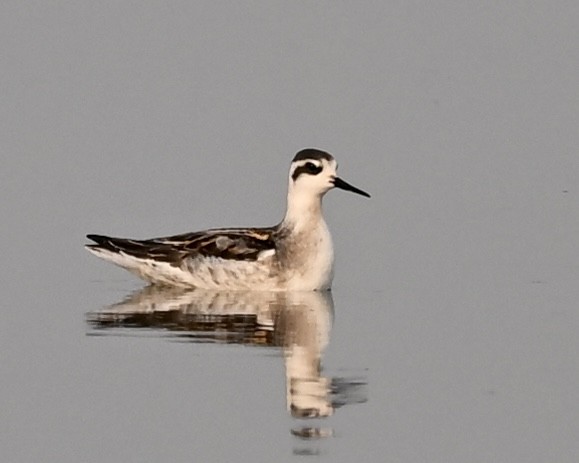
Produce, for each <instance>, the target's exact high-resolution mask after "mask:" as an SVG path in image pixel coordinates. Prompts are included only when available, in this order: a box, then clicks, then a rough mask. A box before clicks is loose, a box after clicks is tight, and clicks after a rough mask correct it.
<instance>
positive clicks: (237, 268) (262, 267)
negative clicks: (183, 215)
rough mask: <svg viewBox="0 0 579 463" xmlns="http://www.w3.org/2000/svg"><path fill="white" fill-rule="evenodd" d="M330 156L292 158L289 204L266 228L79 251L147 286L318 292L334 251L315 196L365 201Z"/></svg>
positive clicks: (106, 242)
mask: <svg viewBox="0 0 579 463" xmlns="http://www.w3.org/2000/svg"><path fill="white" fill-rule="evenodd" d="M336 169H337V164H336V161H335V160H334V158H333V157H332V156H331V155H330V154H328V153H326V152H324V151H320V150H316V149H305V150H302V151H300V152H298V153H297V154H296V156H295V157H294V159H293V161H292V164H291V168H290V174H289V188H288V205H287V211H286V215H285V217H284V219H283V220H282V222H281V223H280V224H278V225H276V226H274V227H269V228H223V229H212V230H206V231H200V232H193V233H185V234H182V235H175V236H169V237H163V238H154V239H148V240H134V239H124V238H112V237H108V236H102V235H92V234H91V235H87V238H89V239H91V240H92V241H94V242H95V243H96V244H89V245H87V246H86V248H87V249H88V250H89V251H90V252H92V253H93V254H95V255H97V256H98V257H101V258H103V259H105V260H108V261H111V262H113V263H114V264H117V265H119V266H121V267H123V268H125V269H127V270H129V271H130V272H132V273H134V274H136V275H138V276H139V277H141V278H143V279H144V280H146V281H149V282H151V283H157V284H165V285H175V286H187V287H197V288H204V289H222V290H273V291H284V290H298V291H309V290H324V289H329V288H330V286H331V282H332V277H333V246H332V240H331V235H330V233H329V231H328V228H327V225H326V223H325V221H324V218H323V215H322V208H321V207H322V197H323V195H324V194H325V193H326V192H328V191H329V190H330V189H332V188H334V187H337V188H341V189H344V190H348V191H353V192H355V193H358V194H362V195H364V196H368V197H369V195H368V194H367V193H365V192H363V191H362V190H359V189H357V188H355V187H353V186H351V185H349V184H348V183H346V182H344V181H343V180H341V179H340V178H338V177H337V176H336Z"/></svg>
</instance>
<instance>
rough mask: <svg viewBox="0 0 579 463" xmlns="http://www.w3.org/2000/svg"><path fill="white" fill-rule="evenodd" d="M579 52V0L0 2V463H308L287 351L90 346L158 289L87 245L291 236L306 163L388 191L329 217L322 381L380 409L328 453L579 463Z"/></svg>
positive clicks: (341, 419) (337, 207)
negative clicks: (141, 296)
mask: <svg viewBox="0 0 579 463" xmlns="http://www.w3.org/2000/svg"><path fill="white" fill-rule="evenodd" d="M578 31H579V3H577V2H574V1H549V2H547V1H539V2H526V1H511V2H499V1H495V2H458V1H456V2H453V1H438V2H413V1H403V2H399V1H390V2H371V1H366V2H348V3H346V2H322V1H318V2H311V1H308V2H306V1H292V2H279V1H253V2H178V1H172V2H129V1H123V2H116V1H110V2H106V1H102V2H64V1H54V2H49V1H36V2H33V1H30V2H19V1H3V2H2V5H1V6H0V53H1V55H0V59H1V70H2V72H1V74H0V95H1V104H0V135H1V136H0V156H1V160H0V161H1V162H0V220H1V221H0V224H1V225H0V226H1V231H2V233H1V236H2V240H1V241H0V256H1V258H2V265H1V266H0V278H1V281H2V311H1V314H0V317H1V319H0V330H1V334H0V343H1V345H0V348H1V354H0V355H1V361H0V375H1V382H0V388H1V393H0V407H1V408H0V414H1V418H0V420H1V421H0V426H1V427H0V452H1V456H2V461H3V462H22V461H27V462H36V461H39V462H40V461H42V462H52V461H54V462H68V461H70V462H72V461H75V462H76V461H85V462H92V461H94V462H97V461H99V462H100V461H123V462H128V461H160V460H161V459H163V460H164V461H228V460H229V461H230V460H232V459H239V460H243V461H250V459H251V460H252V461H289V460H292V459H294V458H298V457H297V456H296V455H295V449H296V447H299V446H300V445H301V443H299V442H297V443H296V441H295V438H292V436H291V435H290V433H289V429H290V428H291V427H292V426H293V425H294V423H293V422H292V420H291V418H290V417H289V416H288V414H287V412H286V410H285V402H284V401H285V389H284V388H285V385H284V377H283V367H282V361H281V359H280V354H279V353H278V352H277V351H269V350H259V349H253V348H244V347H235V346H227V347H223V346H211V345H190V344H175V343H170V342H167V341H165V340H163V339H161V338H153V339H142V338H135V337H106V338H95V337H91V336H86V333H87V330H88V328H87V326H86V324H85V321H84V316H85V315H84V314H85V313H86V312H88V311H91V310H98V309H99V308H100V307H101V306H103V305H104V304H107V303H111V302H116V301H117V300H119V299H122V298H123V297H124V296H125V295H126V294H127V293H128V292H130V291H131V290H132V289H135V288H138V287H139V286H140V283H139V282H138V281H136V280H133V279H132V278H131V277H130V276H128V275H127V274H125V273H123V272H122V271H121V270H119V269H116V268H114V267H112V266H110V265H105V264H104V263H102V262H100V261H99V260H97V259H95V258H93V257H92V256H90V255H88V253H86V252H85V251H84V250H83V249H82V244H83V242H84V234H85V233H87V232H93V233H109V234H113V235H119V236H133V237H143V238H145V237H151V236H158V235H164V234H174V233H178V232H185V231H190V230H196V229H203V228H206V227H212V226H233V225H236V226H241V225H271V224H273V223H276V222H277V221H278V220H279V219H280V218H281V216H282V215H283V210H284V207H285V194H286V187H287V185H286V182H287V180H286V179H287V168H288V166H289V162H290V160H291V157H292V156H293V154H294V153H295V152H296V151H297V150H299V149H301V148H303V147H308V146H317V147H319V148H322V149H326V150H328V151H330V152H332V153H333V154H334V155H335V156H336V157H337V159H338V160H339V162H340V173H341V175H342V176H343V177H344V178H345V179H346V180H348V181H350V182H352V183H353V184H355V185H356V186H359V187H360V188H363V189H365V190H368V191H369V192H370V193H372V195H373V198H372V199H371V200H369V201H368V200H366V199H364V198H361V197H357V196H355V195H350V194H346V193H344V192H331V193H330V194H329V195H328V197H327V198H326V201H325V209H326V215H327V219H328V222H329V224H330V227H331V229H332V231H333V235H334V240H335V246H336V250H337V269H336V278H335V283H334V299H335V302H336V320H335V323H334V328H333V331H332V334H331V342H330V345H329V347H328V349H327V351H326V356H325V358H324V365H325V368H326V369H327V371H329V372H333V373H335V374H339V373H340V372H341V371H346V372H355V373H356V372H357V373H360V372H363V373H362V374H363V375H364V376H365V377H366V379H367V381H368V401H367V402H366V403H365V404H358V405H351V406H347V407H344V408H343V409H340V410H338V411H337V413H336V414H335V416H333V417H332V418H331V419H330V420H331V425H332V427H333V429H334V430H335V434H336V437H334V438H331V439H326V440H322V441H320V442H319V443H315V444H313V445H314V446H317V445H319V448H317V447H316V448H314V449H310V450H312V452H311V453H315V454H319V455H320V457H321V458H328V459H331V460H332V461H352V460H353V459H356V460H358V461H377V459H380V460H381V461H415V462H418V461H429V462H432V461H440V462H451V461H453V462H454V461H456V462H458V461H471V462H476V461H481V462H482V461H492V462H514V461H525V462H527V461H533V462H543V461H558V462H574V461H577V460H578V459H579V444H578V442H577V435H578V431H579V426H578V425H579V392H578V391H579V388H578V387H577V383H578V381H579V366H578V362H577V352H578V348H579V341H578V338H577V330H578V328H579V320H578V315H577V300H578V299H579V284H578V278H579V246H577V237H578V236H579V201H578V200H579V156H578V153H577V146H578V145H579V131H578V130H577V128H578V127H579V93H578V91H577V83H578V81H579V71H578V69H579V57H578V53H579V52H578V44H579V32H578ZM308 445H309V444H308ZM292 449H293V450H292ZM292 452H293V453H292ZM297 453H299V452H297Z"/></svg>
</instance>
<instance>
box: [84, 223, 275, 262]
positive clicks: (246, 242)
mask: <svg viewBox="0 0 579 463" xmlns="http://www.w3.org/2000/svg"><path fill="white" fill-rule="evenodd" d="M273 232H274V229H273V228H249V229H247V228H231V229H225V228H224V229H215V230H208V231H203V232H195V233H185V234H182V235H175V236H168V237H164V238H154V239H150V240H132V239H124V238H111V237H107V236H101V235H88V236H87V237H88V238H89V239H91V240H93V241H95V242H96V243H97V244H96V245H92V246H94V247H97V248H103V249H106V250H108V251H112V252H124V253H126V254H129V255H132V256H135V257H137V258H141V259H154V260H158V261H163V262H168V263H170V264H172V265H180V264H181V262H182V261H183V259H185V258H188V257H190V258H195V257H198V256H203V257H216V258H222V259H232V260H245V261H254V260H257V259H258V258H259V254H260V253H261V252H263V251H267V250H271V249H275V243H274V241H273V238H272V235H273Z"/></svg>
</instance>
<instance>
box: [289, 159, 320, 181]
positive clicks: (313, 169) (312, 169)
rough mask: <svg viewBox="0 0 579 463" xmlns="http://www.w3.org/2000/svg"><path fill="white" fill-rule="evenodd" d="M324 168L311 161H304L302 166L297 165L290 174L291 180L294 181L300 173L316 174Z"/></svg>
mask: <svg viewBox="0 0 579 463" xmlns="http://www.w3.org/2000/svg"><path fill="white" fill-rule="evenodd" d="M323 169H324V168H323V167H322V166H316V165H315V164H314V163H313V162H306V163H305V164H304V165H303V166H299V167H298V168H297V169H296V170H294V173H293V174H292V180H293V181H295V180H296V179H297V178H298V177H299V176H300V175H302V174H308V175H318V174H319V173H320V172H321V171H322V170H323Z"/></svg>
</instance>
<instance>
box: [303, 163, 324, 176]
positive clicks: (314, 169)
mask: <svg viewBox="0 0 579 463" xmlns="http://www.w3.org/2000/svg"><path fill="white" fill-rule="evenodd" d="M306 169H307V170H308V172H309V173H310V174H319V173H320V172H321V170H322V169H321V167H319V166H316V165H315V164H314V163H313V162H306Z"/></svg>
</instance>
